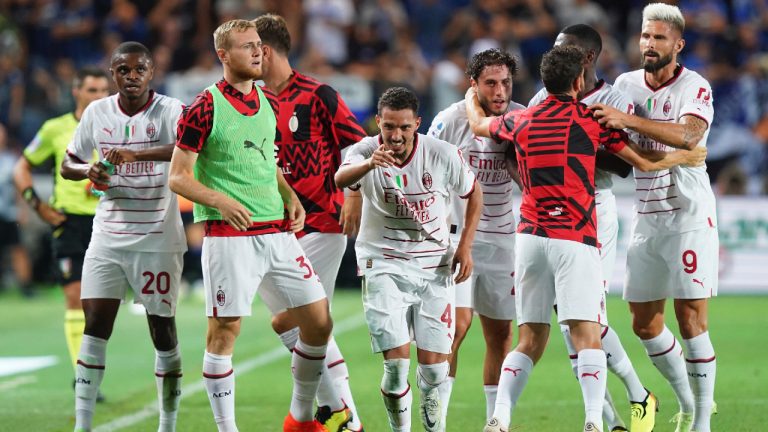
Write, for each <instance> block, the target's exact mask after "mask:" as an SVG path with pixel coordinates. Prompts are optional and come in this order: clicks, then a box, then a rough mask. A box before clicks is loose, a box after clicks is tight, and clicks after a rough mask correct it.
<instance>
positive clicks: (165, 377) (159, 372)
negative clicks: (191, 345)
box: [155, 345, 181, 432]
mask: <svg viewBox="0 0 768 432" xmlns="http://www.w3.org/2000/svg"><path fill="white" fill-rule="evenodd" d="M155 382H156V383H157V400H158V405H159V407H158V408H159V411H160V426H159V428H158V432H173V431H175V430H176V417H177V414H178V412H179V402H180V400H181V355H180V354H179V347H178V345H177V346H176V347H174V348H173V349H172V350H170V351H157V350H155Z"/></svg>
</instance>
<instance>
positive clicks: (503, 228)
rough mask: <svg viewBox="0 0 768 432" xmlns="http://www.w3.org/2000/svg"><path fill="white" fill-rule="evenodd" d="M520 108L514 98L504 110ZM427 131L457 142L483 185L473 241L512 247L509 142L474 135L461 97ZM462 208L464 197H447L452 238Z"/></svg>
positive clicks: (460, 222) (460, 227) (458, 232)
mask: <svg viewBox="0 0 768 432" xmlns="http://www.w3.org/2000/svg"><path fill="white" fill-rule="evenodd" d="M520 109H525V107H524V106H522V105H520V104H518V103H516V102H510V103H509V109H508V111H514V110H520ZM429 135H431V136H433V137H435V138H438V139H441V140H443V141H447V142H448V143H450V144H453V145H455V146H457V147H458V148H459V151H460V152H461V156H462V157H463V158H464V161H465V162H466V163H467V165H469V168H470V169H471V170H472V172H473V173H474V174H475V178H477V182H478V183H479V184H480V185H481V186H482V188H483V212H482V215H481V216H480V222H479V223H478V226H477V232H476V234H475V243H487V244H492V245H495V246H498V247H500V248H505V249H510V250H511V249H514V247H515V243H514V240H513V239H512V236H514V235H515V229H516V228H517V227H516V226H515V215H514V200H513V198H512V191H513V189H514V181H513V180H512V176H510V175H509V172H508V171H507V161H506V157H505V153H506V151H507V146H508V145H509V142H507V141H505V142H501V143H498V142H496V141H495V140H493V139H491V138H483V137H477V136H475V134H473V133H472V130H471V129H470V127H469V119H468V118H467V109H466V108H465V105H464V101H463V100H462V101H459V102H456V103H454V104H452V105H450V106H449V107H448V108H446V109H444V110H443V111H440V112H439V113H438V114H437V116H435V119H434V120H433V121H432V125H431V126H430V127H429ZM466 209H467V203H466V201H465V200H462V199H452V200H451V214H450V231H451V234H453V235H454V236H455V237H454V238H455V239H458V237H459V236H460V235H461V231H462V230H463V229H464V215H465V213H466Z"/></svg>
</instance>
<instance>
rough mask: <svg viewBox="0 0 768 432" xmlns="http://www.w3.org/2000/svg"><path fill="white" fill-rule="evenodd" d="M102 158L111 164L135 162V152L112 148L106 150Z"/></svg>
mask: <svg viewBox="0 0 768 432" xmlns="http://www.w3.org/2000/svg"><path fill="white" fill-rule="evenodd" d="M104 159H106V160H108V161H110V162H111V163H112V165H120V164H121V163H126V162H136V153H135V152H134V151H132V150H128V149H117V148H113V149H111V150H110V151H108V152H107V155H106V156H104Z"/></svg>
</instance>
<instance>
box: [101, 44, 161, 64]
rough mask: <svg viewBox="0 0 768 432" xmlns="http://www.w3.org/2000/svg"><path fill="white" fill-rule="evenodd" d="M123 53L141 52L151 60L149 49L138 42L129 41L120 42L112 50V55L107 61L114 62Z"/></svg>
mask: <svg viewBox="0 0 768 432" xmlns="http://www.w3.org/2000/svg"><path fill="white" fill-rule="evenodd" d="M124 54H141V55H144V56H146V57H147V58H148V59H149V60H150V61H152V53H151V52H150V51H149V48H147V47H146V46H144V44H142V43H140V42H135V41H129V42H123V43H121V44H120V45H118V46H117V48H115V50H114V51H112V57H111V58H110V60H109V62H110V63H114V62H115V61H116V60H117V59H118V57H120V56H121V55H124Z"/></svg>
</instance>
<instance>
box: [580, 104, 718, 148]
mask: <svg viewBox="0 0 768 432" xmlns="http://www.w3.org/2000/svg"><path fill="white" fill-rule="evenodd" d="M589 108H590V109H591V110H593V111H594V115H595V117H596V118H597V121H598V122H600V124H601V125H603V126H605V127H608V128H613V129H632V130H634V131H636V132H639V133H641V134H643V135H645V136H647V137H649V138H652V139H654V140H656V141H658V142H661V143H664V144H666V145H668V146H670V147H674V148H678V149H685V150H692V149H693V148H694V147H696V145H697V144H698V143H699V141H701V139H702V138H703V137H704V133H705V132H706V131H707V128H709V124H708V123H707V121H706V120H704V119H703V118H701V117H698V116H695V115H693V114H689V115H683V116H682V117H680V121H679V123H675V122H658V121H654V120H649V119H646V118H643V117H639V116H636V115H633V114H627V113H625V112H621V111H619V110H617V109H616V108H613V107H611V106H608V105H605V104H594V105H590V107H589Z"/></svg>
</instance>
